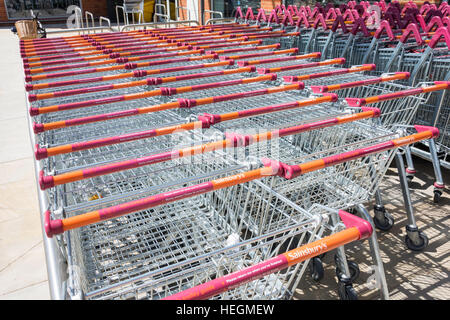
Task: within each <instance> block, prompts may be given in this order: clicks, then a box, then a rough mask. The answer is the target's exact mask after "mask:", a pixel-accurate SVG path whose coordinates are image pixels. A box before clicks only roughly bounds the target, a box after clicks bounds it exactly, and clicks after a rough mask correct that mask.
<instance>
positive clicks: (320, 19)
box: [313, 13, 328, 30]
mask: <svg viewBox="0 0 450 320" xmlns="http://www.w3.org/2000/svg"><path fill="white" fill-rule="evenodd" d="M319 24H320V25H322V29H323V30H328V25H327V23H326V22H325V18H324V17H323V14H321V13H319V14H318V15H317V17H316V19H315V20H314V23H313V28H314V29H316V30H317V29H318V28H319Z"/></svg>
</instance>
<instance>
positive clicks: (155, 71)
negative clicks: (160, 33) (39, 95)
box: [25, 60, 234, 91]
mask: <svg viewBox="0 0 450 320" xmlns="http://www.w3.org/2000/svg"><path fill="white" fill-rule="evenodd" d="M233 64H234V60H226V61H217V62H210V63H201V64H192V65H186V66H179V67H171V68H162V69H151V70H134V71H133V72H127V73H122V74H114V75H107V76H101V77H92V78H84V79H75V80H66V81H56V82H49V83H38V84H31V83H27V84H26V85H25V90H26V91H33V90H40V89H47V88H57V87H65V86H70V85H77V84H83V83H93V82H103V81H111V80H117V79H125V78H133V77H134V78H142V77H146V76H149V75H154V74H163V73H169V72H177V71H185V70H195V69H206V68H212V67H219V66H226V65H233Z"/></svg>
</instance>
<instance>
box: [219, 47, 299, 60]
mask: <svg viewBox="0 0 450 320" xmlns="http://www.w3.org/2000/svg"><path fill="white" fill-rule="evenodd" d="M289 53H291V54H297V53H298V48H292V49H285V50H277V51H266V52H258V53H248V54H242V55H236V56H219V60H220V61H223V60H228V59H233V60H238V59H247V58H254V57H264V56H275V55H280V54H289Z"/></svg>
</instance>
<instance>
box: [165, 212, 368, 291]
mask: <svg viewBox="0 0 450 320" xmlns="http://www.w3.org/2000/svg"><path fill="white" fill-rule="evenodd" d="M338 213H339V216H340V218H341V220H342V221H343V222H344V225H345V227H346V229H345V230H343V231H339V232H337V233H335V234H333V235H330V236H327V237H324V238H322V239H320V240H316V241H313V242H311V243H308V244H305V245H303V246H300V247H298V248H296V249H293V250H290V251H287V252H285V253H282V254H280V255H278V256H276V257H274V258H271V259H268V260H265V261H263V262H260V263H257V264H255V265H253V266H250V267H247V268H244V269H242V270H240V271H235V272H233V273H231V274H228V275H225V276H222V277H219V278H217V279H214V280H211V281H208V282H206V283H203V284H200V285H197V286H195V287H192V288H189V289H186V290H183V291H181V292H179V293H176V294H173V295H170V296H168V297H165V298H163V299H162V300H205V299H208V298H211V297H214V296H216V295H218V294H221V293H223V292H226V291H228V290H231V289H233V288H236V287H239V286H242V285H244V284H246V283H248V282H251V281H254V280H257V279H260V278H263V277H264V276H266V275H269V274H272V273H276V272H279V271H281V270H283V269H286V268H288V267H290V266H293V265H296V264H298V263H300V262H303V261H306V260H308V259H311V258H313V257H316V256H318V255H320V254H323V253H325V252H328V251H331V250H333V249H335V248H337V247H340V246H343V245H346V244H348V243H351V242H354V241H357V240H360V239H366V238H368V237H370V236H371V235H372V232H373V228H372V225H371V224H370V223H369V222H367V221H366V220H363V219H362V218H359V217H357V216H355V215H352V214H350V213H348V212H346V211H343V210H339V211H338Z"/></svg>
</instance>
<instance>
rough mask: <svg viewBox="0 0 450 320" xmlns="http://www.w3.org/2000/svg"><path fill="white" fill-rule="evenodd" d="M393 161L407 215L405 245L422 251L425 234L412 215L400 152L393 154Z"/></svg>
mask: <svg viewBox="0 0 450 320" xmlns="http://www.w3.org/2000/svg"><path fill="white" fill-rule="evenodd" d="M395 162H396V164H397V170H398V176H399V179H400V186H401V189H402V194H403V201H404V203H405V209H406V215H407V217H408V225H407V226H406V237H405V243H406V246H407V247H408V248H409V249H411V250H414V251H422V250H423V249H425V247H426V246H427V245H428V238H427V236H426V235H425V234H424V233H423V232H422V231H420V230H419V228H417V225H416V219H415V217H414V210H413V207H412V202H411V194H410V192H409V188H408V182H407V179H406V174H405V170H404V167H405V166H404V162H403V157H402V154H401V153H400V152H397V153H396V155H395Z"/></svg>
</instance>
